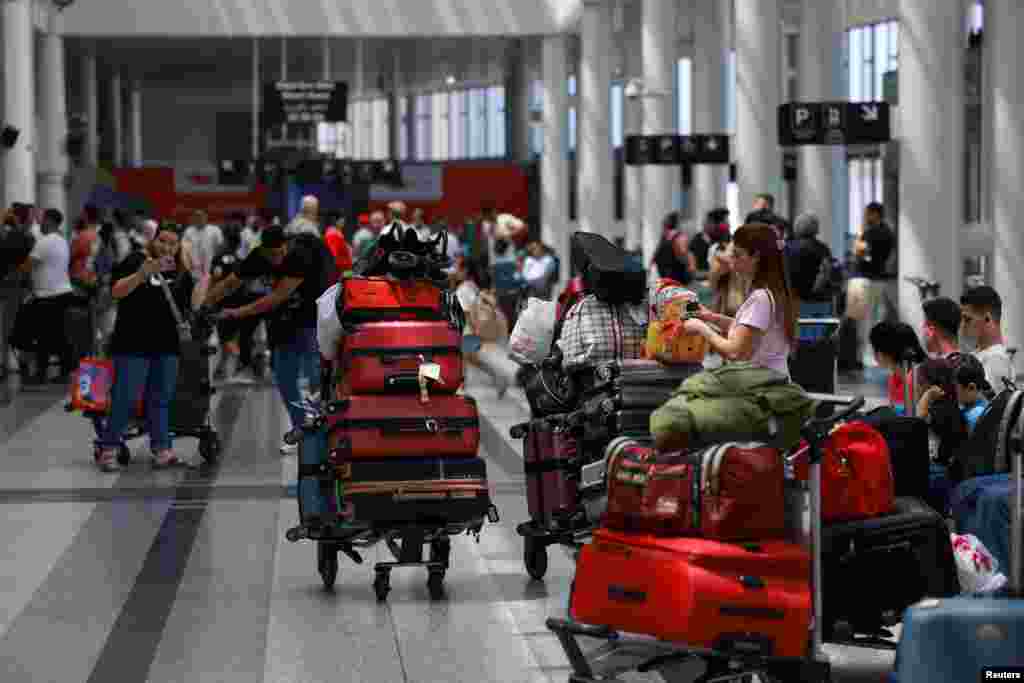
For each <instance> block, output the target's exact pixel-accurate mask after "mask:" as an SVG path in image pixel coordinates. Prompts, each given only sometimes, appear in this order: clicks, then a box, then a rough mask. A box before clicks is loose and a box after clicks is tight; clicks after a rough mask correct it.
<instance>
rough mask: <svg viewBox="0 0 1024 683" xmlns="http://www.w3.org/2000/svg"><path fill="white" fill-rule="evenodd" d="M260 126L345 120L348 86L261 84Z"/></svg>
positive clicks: (304, 82) (328, 82) (325, 82)
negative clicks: (261, 124)
mask: <svg viewBox="0 0 1024 683" xmlns="http://www.w3.org/2000/svg"><path fill="white" fill-rule="evenodd" d="M262 105H263V107H262V112H261V120H262V122H263V125H264V126H277V125H281V124H282V123H289V124H317V123H320V122H321V121H347V120H348V84H347V83H344V82H341V81H275V82H273V83H265V84H264V85H263V102H262Z"/></svg>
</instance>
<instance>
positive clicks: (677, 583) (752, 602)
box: [569, 529, 811, 657]
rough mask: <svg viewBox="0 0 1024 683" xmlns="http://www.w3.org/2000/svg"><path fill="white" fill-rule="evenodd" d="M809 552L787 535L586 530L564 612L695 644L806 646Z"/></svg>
mask: <svg viewBox="0 0 1024 683" xmlns="http://www.w3.org/2000/svg"><path fill="white" fill-rule="evenodd" d="M810 567H811V558H810V555H809V554H808V552H807V551H806V550H805V549H804V548H803V547H801V546H799V545H797V544H794V543H790V542H787V541H776V540H771V541H759V542H756V543H727V542H723V541H711V540H707V539H702V538H664V537H660V536H651V535H646V534H625V533H619V532H615V531H610V530H607V529H598V530H596V531H595V532H594V536H593V542H592V543H590V544H588V545H585V546H583V549H582V551H581V553H580V557H579V560H578V561H577V563H576V578H575V579H574V581H573V588H572V593H571V594H570V597H569V614H570V615H571V616H572V618H573V619H575V620H576V621H579V622H583V623H586V624H593V625H596V626H607V627H610V628H612V629H615V630H616V631H624V632H627V633H638V634H643V635H649V636H654V637H656V638H659V639H661V640H665V641H671V642H674V643H686V644H687V645H689V646H690V647H694V648H709V649H713V650H718V651H721V652H737V651H739V652H745V653H746V654H750V655H754V654H760V655H766V656H777V657H802V656H804V655H805V654H806V650H807V644H808V640H809V634H808V629H809V627H810V623H811V589H810Z"/></svg>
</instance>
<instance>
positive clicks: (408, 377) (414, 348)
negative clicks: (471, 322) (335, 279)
mask: <svg viewBox="0 0 1024 683" xmlns="http://www.w3.org/2000/svg"><path fill="white" fill-rule="evenodd" d="M461 341H462V331H461V330H458V329H456V328H454V327H453V326H452V325H451V324H449V323H447V322H444V321H440V320H438V321H425V322H418V321H402V322H397V321H396V322H386V323H366V324H365V325H359V326H358V327H356V328H355V329H353V330H352V331H351V332H350V333H349V334H347V335H345V336H344V337H342V341H341V353H340V354H339V358H340V360H341V362H340V363H339V366H340V371H341V373H342V377H341V381H342V383H343V384H344V385H345V387H346V389H347V393H348V394H380V393H389V392H396V391H404V392H409V393H416V394H418V393H419V368H420V365H421V364H424V363H437V364H438V365H440V366H441V381H440V382H431V383H430V392H431V393H434V392H441V393H446V394H454V393H455V392H456V391H458V389H459V387H460V386H462V382H463V365H462V351H461Z"/></svg>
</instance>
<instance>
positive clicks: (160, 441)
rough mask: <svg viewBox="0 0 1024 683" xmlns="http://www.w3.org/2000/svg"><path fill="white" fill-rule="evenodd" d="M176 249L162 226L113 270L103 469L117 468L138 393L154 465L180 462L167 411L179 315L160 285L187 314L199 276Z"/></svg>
mask: <svg viewBox="0 0 1024 683" xmlns="http://www.w3.org/2000/svg"><path fill="white" fill-rule="evenodd" d="M178 250H179V238H178V235H177V233H175V232H174V231H173V230H170V229H168V228H161V229H160V230H159V231H158V232H157V234H156V236H155V237H154V238H153V241H152V242H150V243H149V244H148V245H147V246H146V249H145V251H144V252H135V253H133V254H131V255H130V256H128V258H126V259H125V260H124V261H122V262H121V263H120V264H118V265H117V266H116V267H115V268H114V271H113V277H112V278H111V280H112V282H113V286H112V287H111V294H112V296H113V298H114V301H116V302H117V322H116V324H115V326H114V334H113V338H112V339H111V345H110V352H111V356H112V357H113V361H114V373H115V381H114V386H113V388H112V390H111V407H110V417H109V419H108V420H107V424H106V426H105V428H104V430H103V433H102V435H101V436H100V439H99V441H98V444H97V445H98V446H99V447H98V448H97V452H96V464H97V465H98V466H99V467H100V469H102V470H103V471H105V472H112V471H115V470H117V468H118V465H117V457H116V456H117V449H118V447H119V445H120V443H121V440H122V434H123V433H124V430H125V428H126V427H127V426H128V422H129V420H131V418H132V416H133V415H134V414H135V406H136V402H137V401H138V399H139V396H140V394H141V395H142V398H143V400H144V401H145V404H146V421H147V423H148V424H147V427H148V430H149V440H150V447H151V448H152V450H153V454H154V457H155V460H154V466H156V467H168V466H171V465H177V464H179V460H178V458H177V456H176V455H175V454H174V451H173V450H172V449H171V438H170V434H169V429H168V412H169V408H170V404H171V399H172V398H173V397H174V390H175V386H176V383H177V377H178V356H179V354H180V342H179V338H178V325H177V320H176V319H175V316H174V313H173V312H172V310H171V306H170V304H169V303H168V301H167V298H166V295H165V294H164V292H163V291H161V290H162V288H161V286H160V281H161V278H163V279H164V280H166V282H167V284H168V287H169V288H170V291H171V293H172V295H173V297H174V300H175V303H177V306H178V310H179V312H180V313H181V315H183V316H187V315H188V313H189V310H190V308H191V306H190V300H191V297H192V289H193V287H194V286H195V282H194V280H193V278H192V276H191V275H190V274H189V273H188V271H187V270H186V269H185V268H184V267H183V265H182V263H181V259H180V257H179V255H178V254H179V251H178Z"/></svg>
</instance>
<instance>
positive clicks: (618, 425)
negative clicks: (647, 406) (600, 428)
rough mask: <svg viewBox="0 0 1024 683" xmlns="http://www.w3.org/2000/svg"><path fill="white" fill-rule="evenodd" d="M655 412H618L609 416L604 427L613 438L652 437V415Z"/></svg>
mask: <svg viewBox="0 0 1024 683" xmlns="http://www.w3.org/2000/svg"><path fill="white" fill-rule="evenodd" d="M653 412H654V411H653V410H617V411H615V412H614V413H612V414H611V415H609V416H608V417H607V418H606V419H605V421H604V426H605V427H607V429H608V430H609V431H610V432H611V434H612V436H637V437H642V438H647V439H649V438H650V437H651V413H653Z"/></svg>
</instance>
